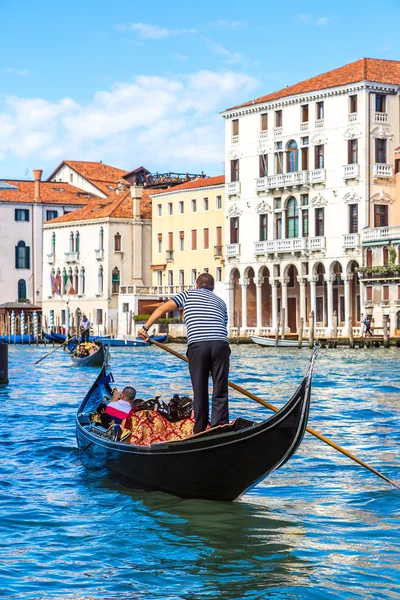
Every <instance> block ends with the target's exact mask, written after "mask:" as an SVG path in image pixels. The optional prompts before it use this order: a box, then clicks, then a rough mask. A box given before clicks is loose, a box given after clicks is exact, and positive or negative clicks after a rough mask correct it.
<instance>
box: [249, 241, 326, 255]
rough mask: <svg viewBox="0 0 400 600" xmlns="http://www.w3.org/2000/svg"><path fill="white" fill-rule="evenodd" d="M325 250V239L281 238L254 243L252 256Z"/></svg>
mask: <svg viewBox="0 0 400 600" xmlns="http://www.w3.org/2000/svg"><path fill="white" fill-rule="evenodd" d="M324 249H325V237H314V238H283V239H281V240H265V241H262V242H254V254H255V255H256V256H260V255H264V254H284V253H287V252H306V251H314V252H315V251H317V252H318V251H320V250H324Z"/></svg>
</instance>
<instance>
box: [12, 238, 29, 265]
mask: <svg viewBox="0 0 400 600" xmlns="http://www.w3.org/2000/svg"><path fill="white" fill-rule="evenodd" d="M15 268H16V269H30V268H31V266H30V248H29V246H27V245H26V244H25V242H23V241H20V242H18V244H17V245H16V246H15Z"/></svg>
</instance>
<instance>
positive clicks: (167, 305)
mask: <svg viewBox="0 0 400 600" xmlns="http://www.w3.org/2000/svg"><path fill="white" fill-rule="evenodd" d="M177 308H178V307H177V305H176V303H175V302H174V301H173V300H167V301H166V302H163V304H161V305H160V306H159V307H158V308H156V310H155V311H154V312H153V314H152V315H150V317H149V318H148V319H147V321H146V323H145V324H144V326H143V327H142V328H141V329H139V331H138V336H139V337H140V338H142V340H148V339H149V335H148V333H147V332H148V330H149V329H150V327H151V326H152V325H154V323H156V322H157V321H158V319H160V318H161V317H163V316H164V315H166V314H167V313H168V312H171V311H173V310H176V309H177Z"/></svg>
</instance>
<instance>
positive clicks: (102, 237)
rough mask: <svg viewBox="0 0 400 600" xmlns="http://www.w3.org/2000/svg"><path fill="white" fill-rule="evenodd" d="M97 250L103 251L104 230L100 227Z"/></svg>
mask: <svg viewBox="0 0 400 600" xmlns="http://www.w3.org/2000/svg"><path fill="white" fill-rule="evenodd" d="M99 250H104V229H103V228H102V227H100V235H99Z"/></svg>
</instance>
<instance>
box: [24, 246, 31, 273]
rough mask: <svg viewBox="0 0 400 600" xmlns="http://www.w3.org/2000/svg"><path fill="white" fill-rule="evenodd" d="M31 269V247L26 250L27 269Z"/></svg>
mask: <svg viewBox="0 0 400 600" xmlns="http://www.w3.org/2000/svg"><path fill="white" fill-rule="evenodd" d="M30 268H31V249H30V247H29V246H26V248H25V269H30Z"/></svg>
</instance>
